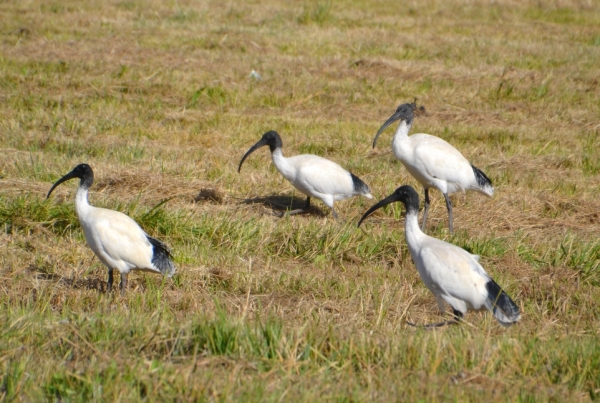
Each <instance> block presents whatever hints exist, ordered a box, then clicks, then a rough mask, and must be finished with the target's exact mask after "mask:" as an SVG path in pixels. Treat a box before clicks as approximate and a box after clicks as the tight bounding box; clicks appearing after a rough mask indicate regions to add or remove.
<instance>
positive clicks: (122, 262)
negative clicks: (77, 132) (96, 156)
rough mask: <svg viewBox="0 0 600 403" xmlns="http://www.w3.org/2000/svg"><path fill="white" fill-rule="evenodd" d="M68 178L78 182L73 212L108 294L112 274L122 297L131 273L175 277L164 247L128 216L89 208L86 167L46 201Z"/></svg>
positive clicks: (89, 177)
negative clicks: (100, 265)
mask: <svg viewBox="0 0 600 403" xmlns="http://www.w3.org/2000/svg"><path fill="white" fill-rule="evenodd" d="M72 178H80V179H81V181H80V183H79V187H78V188H77V194H76V195H75V211H76V212H77V218H78V219H79V223H80V224H81V228H82V229H83V233H84V235H85V240H86V242H87V244H88V246H89V247H90V249H92V251H93V252H94V254H95V255H96V256H97V257H98V259H99V260H100V261H101V262H102V263H103V264H104V265H105V266H106V267H107V268H108V286H107V290H108V291H110V290H111V289H112V284H113V271H114V270H117V271H118V272H119V273H120V274H121V294H124V293H125V289H126V287H127V275H128V274H129V272H130V271H131V270H143V271H150V272H155V273H162V274H164V275H166V276H168V277H171V276H172V275H173V274H174V273H175V270H176V268H175V265H174V264H173V262H172V260H171V255H170V252H169V250H168V248H167V246H166V245H165V244H163V243H162V242H160V241H159V240H157V239H154V238H152V237H150V236H148V234H146V232H144V230H143V229H142V228H141V227H140V226H139V225H138V224H137V223H136V222H135V221H134V220H133V219H132V218H130V217H129V216H127V215H125V214H123V213H121V212H119V211H114V210H108V209H104V208H98V207H94V206H92V205H90V204H89V202H88V192H89V188H90V187H91V185H92V183H93V181H94V173H93V171H92V168H91V167H90V166H89V165H87V164H80V165H78V166H76V167H75V168H74V169H73V170H72V171H71V172H69V173H68V174H67V175H65V176H63V177H62V178H61V179H59V180H58V181H57V182H56V183H55V184H54V186H52V188H51V189H50V191H49V192H48V197H50V194H51V193H52V191H53V190H54V189H55V188H56V187H57V186H58V185H60V184H61V183H63V182H65V181H67V180H69V179H72Z"/></svg>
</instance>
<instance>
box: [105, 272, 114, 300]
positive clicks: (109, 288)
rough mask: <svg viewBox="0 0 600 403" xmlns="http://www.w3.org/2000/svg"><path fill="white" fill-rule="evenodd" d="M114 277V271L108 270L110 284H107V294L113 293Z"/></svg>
mask: <svg viewBox="0 0 600 403" xmlns="http://www.w3.org/2000/svg"><path fill="white" fill-rule="evenodd" d="M113 281H114V276H113V269H108V282H107V283H106V293H107V294H108V293H110V292H111V291H112V286H113Z"/></svg>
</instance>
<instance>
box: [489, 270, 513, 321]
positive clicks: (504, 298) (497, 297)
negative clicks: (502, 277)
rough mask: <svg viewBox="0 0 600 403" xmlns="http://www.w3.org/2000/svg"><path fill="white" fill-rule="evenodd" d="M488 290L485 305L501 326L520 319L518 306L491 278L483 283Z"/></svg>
mask: <svg viewBox="0 0 600 403" xmlns="http://www.w3.org/2000/svg"><path fill="white" fill-rule="evenodd" d="M485 288H486V289H487V291H488V297H487V301H486V303H485V306H486V308H487V309H489V310H490V311H492V313H493V314H494V317H495V318H496V319H497V320H498V322H500V324H501V325H503V326H510V325H512V324H513V323H515V322H516V321H518V320H519V319H521V312H520V311H519V307H518V306H517V304H515V303H514V301H513V300H512V299H510V297H509V296H508V294H506V293H505V292H504V291H503V290H502V288H500V286H499V285H498V284H497V283H496V282H495V281H494V280H492V279H490V281H488V282H487V283H486V285H485Z"/></svg>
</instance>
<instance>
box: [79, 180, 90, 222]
mask: <svg viewBox="0 0 600 403" xmlns="http://www.w3.org/2000/svg"><path fill="white" fill-rule="evenodd" d="M89 190H90V188H89V187H87V186H82V185H79V187H78V188H77V193H76V194H75V210H76V211H77V216H78V217H79V219H80V220H81V218H82V217H85V214H86V213H87V212H88V211H89V210H90V208H91V207H92V206H90V203H89V202H88V191H89Z"/></svg>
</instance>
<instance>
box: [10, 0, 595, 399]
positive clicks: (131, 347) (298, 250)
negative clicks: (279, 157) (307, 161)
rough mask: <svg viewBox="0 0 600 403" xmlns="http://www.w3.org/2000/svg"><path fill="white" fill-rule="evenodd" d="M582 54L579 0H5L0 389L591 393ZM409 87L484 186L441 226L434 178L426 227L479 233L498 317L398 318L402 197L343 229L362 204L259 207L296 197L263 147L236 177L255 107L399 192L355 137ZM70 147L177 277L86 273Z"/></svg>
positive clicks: (406, 293) (257, 119) (416, 288)
mask: <svg viewBox="0 0 600 403" xmlns="http://www.w3.org/2000/svg"><path fill="white" fill-rule="evenodd" d="M543 3H548V4H543ZM599 61H600V4H599V3H598V2H595V1H591V0H588V1H586V0H581V1H576V0H573V1H570V0H560V1H553V2H537V1H510V0H500V1H491V2H490V1H477V0H476V1H458V0H453V1H434V0H424V1H415V2H407V3H406V4H402V3H400V2H397V1H392V0H385V1H345V2H341V1H337V2H334V1H319V2H317V1H304V2H286V1H283V0H266V1H261V2H257V1H252V2H217V1H205V2H199V1H198V2H197V1H189V0H178V1H158V0H149V1H141V0H123V1H107V2H93V1H74V0H61V1H57V0H50V1H42V0H24V1H16V0H8V1H4V2H1V3H0V228H2V230H1V231H0V307H1V308H0V396H1V397H0V400H2V401H23V402H27V401H41V400H46V401H127V402H130V401H207V402H213V401H214V402H217V401H218V402H228V401H253V402H264V401H267V402H285V401H304V402H315V401H336V402H351V401H352V402H370V401H379V402H389V401H410V402H417V401H423V402H431V401H461V402H463V401H474V402H481V401H486V402H490V401H521V402H533V401H549V400H550V401H556V402H565V401H574V402H575V401H577V402H580V401H586V400H595V399H599V398H600V337H599V336H600V235H599V234H600V198H599V195H600V102H599V100H600V85H599V80H600V76H599V75H598V72H599V68H598V67H599ZM252 70H255V71H256V72H258V73H259V74H260V75H261V77H262V79H260V80H256V79H254V78H252V77H250V76H249V75H250V72H251V71H252ZM414 98H417V102H418V104H419V105H423V106H424V107H425V111H426V112H425V113H421V114H419V115H418V116H417V117H416V119H415V125H414V126H413V133H418V132H426V133H431V134H434V135H437V136H440V137H442V138H444V139H446V140H447V141H449V142H450V143H451V144H453V145H454V146H456V147H457V148H458V149H459V150H460V151H461V152H462V153H463V154H464V155H465V156H466V158H467V159H469V160H470V161H472V162H473V164H475V165H476V166H478V167H479V168H481V169H482V170H484V171H485V172H486V173H487V175H488V176H489V177H490V178H491V179H492V181H493V183H494V186H495V188H496V195H495V197H494V198H492V199H487V198H484V197H482V196H480V195H477V194H474V193H469V194H466V195H461V194H458V195H455V196H453V199H452V200H453V203H454V206H455V208H454V215H455V222H454V225H455V229H456V233H455V234H454V235H450V234H449V233H448V231H447V226H448V224H447V213H446V207H445V204H444V201H443V197H442V195H441V194H440V193H439V192H437V191H435V192H432V209H431V211H430V215H429V228H428V233H429V234H431V235H433V236H436V237H438V238H441V239H445V240H448V241H450V242H452V243H454V244H457V245H459V246H461V247H463V248H465V249H467V250H469V251H471V252H473V253H478V254H480V255H481V256H482V259H481V261H482V263H483V266H484V267H485V268H486V269H487V271H488V272H489V273H490V274H491V275H492V277H494V278H495V279H496V281H497V282H498V283H499V284H500V285H502V286H503V288H505V289H506V290H507V292H508V293H509V294H510V295H511V296H512V298H513V299H514V300H515V301H516V302H517V303H518V305H519V306H520V307H521V310H522V320H521V322H519V324H518V325H516V326H513V327H511V328H508V329H505V328H502V327H500V326H499V325H498V324H497V323H496V322H495V320H494V319H493V318H492V316H491V315H490V314H489V313H481V314H469V315H467V316H466V323H463V324H461V325H460V326H454V327H451V328H447V329H441V330H436V331H424V330H418V329H414V328H411V327H409V326H407V324H406V322H407V321H414V322H418V323H427V322H430V321H438V320H440V316H439V314H438V312H437V306H436V303H435V299H434V297H433V295H432V294H431V293H430V292H429V291H428V290H427V289H426V288H425V286H424V285H423V283H422V282H421V281H420V279H419V277H418V274H417V271H416V269H415V267H414V265H413V263H412V261H411V259H410V256H409V253H408V250H407V248H406V243H405V240H404V233H403V232H404V231H403V223H404V222H403V219H402V209H401V206H400V205H399V204H397V205H394V206H393V207H390V208H387V209H385V210H382V211H381V212H380V213H378V214H376V215H374V216H373V217H372V218H370V219H369V220H367V221H366V222H365V224H364V225H363V226H362V227H361V229H357V228H356V223H357V221H358V218H359V217H360V216H361V215H362V214H363V213H364V212H365V211H366V210H367V208H368V207H370V206H371V204H372V201H369V200H366V199H358V198H354V199H351V200H349V201H345V202H340V203H338V204H337V206H336V209H337V211H338V214H339V216H340V218H341V219H340V220H339V221H334V220H333V219H332V218H331V215H330V213H329V209H327V208H326V206H324V205H323V204H322V203H320V202H319V201H315V203H314V204H315V205H316V207H317V209H315V212H314V213H313V214H310V215H300V216H292V217H285V218H278V217H276V216H275V215H274V208H273V203H274V202H275V203H278V204H280V205H284V206H285V205H292V204H294V205H296V204H300V203H302V202H303V199H302V197H303V196H302V195H301V194H299V193H298V192H294V189H293V187H292V186H291V185H290V184H289V183H288V182H286V181H285V180H284V179H283V178H282V177H281V175H280V174H279V173H278V172H277V171H276V170H275V168H274V166H273V164H272V163H271V161H270V156H269V153H268V150H267V149H261V150H260V151H259V152H257V153H255V154H253V155H252V156H251V157H250V158H249V159H248V160H247V162H246V163H245V164H244V168H243V170H242V172H241V173H240V174H238V172H237V165H238V163H239V161H240V159H241V157H242V155H243V154H244V152H245V151H246V150H247V149H248V148H249V147H250V146H251V145H252V144H254V143H255V142H256V141H257V140H258V139H259V138H260V137H261V136H262V134H263V133H264V132H266V131H267V130H271V129H273V130H277V131H278V132H279V133H280V134H281V136H282V138H283V142H284V153H285V154H286V155H288V156H291V155H295V154H299V153H313V154H318V155H321V156H324V157H326V158H329V159H332V160H334V161H336V162H338V163H340V165H342V166H344V167H345V168H347V169H350V170H352V171H353V172H354V173H355V174H356V175H357V176H359V177H361V178H362V179H363V180H365V182H367V183H368V184H369V185H370V187H371V189H372V190H373V194H374V195H375V197H376V198H377V199H381V198H382V197H385V196H387V195H388V194H390V193H391V192H392V191H393V190H394V189H395V188H396V187H398V186H399V185H402V184H405V183H408V184H412V185H413V186H415V187H416V186H417V183H416V182H415V181H414V179H412V178H411V177H410V176H409V175H408V173H407V171H406V169H404V168H403V167H402V166H401V164H400V163H399V162H398V161H396V160H395V158H394V156H393V154H392V152H391V148H390V143H391V138H392V135H393V130H392V129H388V130H387V131H386V132H385V133H384V134H382V135H381V137H380V140H379V142H378V144H377V148H375V149H372V147H371V143H372V141H373V138H374V136H375V133H376V132H377V130H378V129H379V127H380V126H381V124H382V123H383V122H384V121H385V120H386V119H387V118H388V117H389V116H390V115H391V114H392V113H393V111H394V110H395V108H396V107H397V106H398V105H399V104H400V103H404V102H411V101H412V100H413V99H414ZM80 162H87V163H89V164H90V165H91V166H92V167H93V168H94V170H95V177H96V182H95V183H94V186H93V187H92V189H91V195H90V202H91V203H92V204H94V205H96V206H104V207H108V208H112V209H116V210H119V211H122V212H125V213H127V214H129V215H131V216H132V217H133V218H135V219H136V220H137V221H138V222H139V223H140V224H141V225H142V226H143V228H144V229H145V230H146V231H147V232H148V233H149V234H150V235H152V236H155V237H157V238H159V239H161V240H163V241H164V242H166V243H167V244H168V245H170V246H171V248H172V249H173V252H174V258H175V262H176V264H177V266H178V273H177V275H176V276H175V277H174V278H173V280H163V279H162V278H161V277H160V276H157V275H151V274H144V273H134V274H132V275H131V276H130V284H129V290H128V292H127V294H126V295H125V297H121V296H120V295H119V294H118V292H115V293H113V294H112V295H106V294H105V293H104V290H105V287H106V278H107V271H106V268H105V267H104V266H103V265H102V264H101V263H100V262H99V261H98V259H96V258H94V255H93V253H92V251H91V250H90V249H89V248H88V247H87V246H86V244H85V239H84V236H83V232H82V231H81V228H80V227H79V223H78V221H77V217H76V215H75V210H74V207H73V201H74V193H75V188H76V181H71V182H68V183H67V184H66V185H63V186H61V187H59V188H57V189H56V190H55V192H54V193H53V196H52V197H51V198H50V199H49V200H46V199H45V195H46V193H47V192H48V190H49V189H50V187H51V186H52V183H53V182H54V181H56V180H57V179H58V178H60V177H61V176H62V175H64V174H66V173H67V172H69V171H70V170H71V169H72V168H73V167H74V166H75V165H77V164H78V163H80ZM419 192H421V194H422V191H421V189H420V188H419ZM199 194H200V195H201V196H202V195H212V197H198V196H199ZM276 209H277V207H275V210H276ZM319 209H320V210H321V212H319V211H318V210H319Z"/></svg>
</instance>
